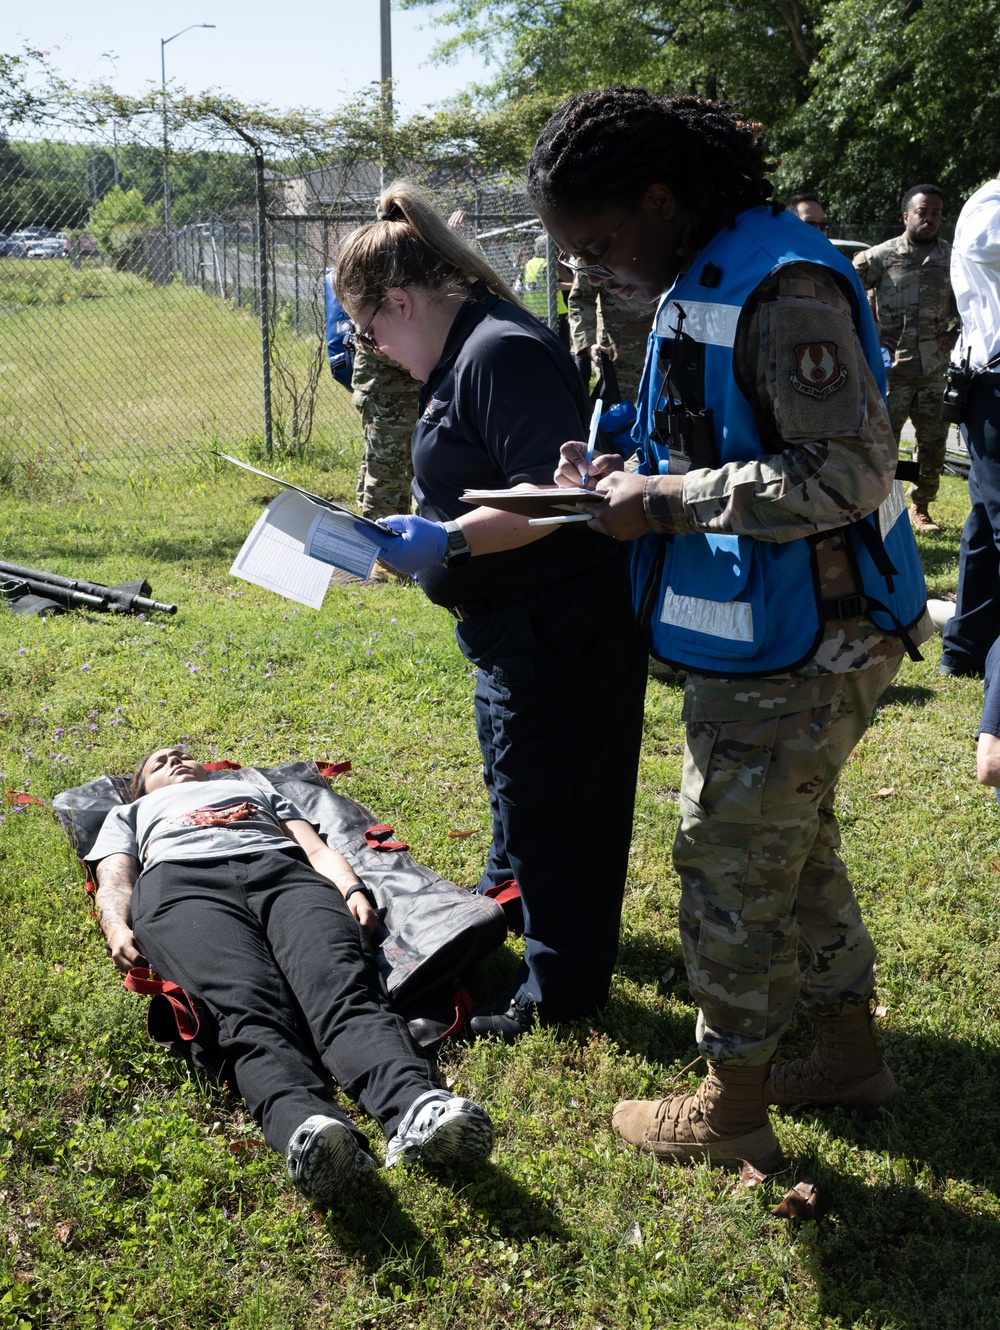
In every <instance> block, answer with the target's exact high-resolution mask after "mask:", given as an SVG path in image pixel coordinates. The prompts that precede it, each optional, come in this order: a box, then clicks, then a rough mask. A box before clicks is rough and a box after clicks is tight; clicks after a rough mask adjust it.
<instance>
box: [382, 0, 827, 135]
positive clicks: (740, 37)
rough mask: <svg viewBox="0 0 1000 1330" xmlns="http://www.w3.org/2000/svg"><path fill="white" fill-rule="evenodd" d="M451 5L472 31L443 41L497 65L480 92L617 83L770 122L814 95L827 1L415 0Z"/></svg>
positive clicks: (443, 19)
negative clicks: (818, 27)
mask: <svg viewBox="0 0 1000 1330" xmlns="http://www.w3.org/2000/svg"><path fill="white" fill-rule="evenodd" d="M404 3H408V4H409V6H410V7H414V6H417V5H422V4H430V5H432V6H435V7H440V6H445V8H444V11H443V12H442V13H441V14H440V16H439V18H438V19H437V20H436V21H437V22H439V23H457V24H459V26H460V31H459V33H458V35H457V36H455V37H452V38H451V39H449V40H448V41H446V42H443V43H441V45H440V46H439V47H438V57H439V58H441V59H447V58H448V56H449V55H452V54H454V53H455V52H456V51H457V50H458V49H459V48H460V47H463V46H465V47H471V48H472V49H474V50H476V51H478V52H479V54H480V55H482V56H483V58H484V60H485V62H486V63H487V65H488V66H493V67H495V68H496V69H497V71H498V72H497V74H496V76H495V78H494V79H493V81H492V82H491V83H489V84H486V85H483V86H482V87H481V88H479V89H478V92H479V93H480V94H481V95H482V96H483V97H485V98H486V99H487V100H488V101H490V102H493V103H496V102H498V101H500V102H513V101H516V100H517V99H519V98H520V97H523V96H525V95H526V94H528V93H534V94H537V93H539V92H545V93H550V94H555V95H561V96H565V95H566V94H568V93H574V92H581V91H583V90H584V89H586V88H592V87H599V86H606V85H608V84H612V83H637V84H642V85H644V86H646V87H649V88H653V89H654V90H656V91H663V92H693V93H698V94H700V95H701V96H704V97H711V98H723V99H726V100H729V101H733V102H736V103H738V104H739V105H740V106H741V107H743V108H744V109H746V110H748V111H751V112H752V113H753V114H754V115H756V116H759V117H761V118H763V119H765V120H766V121H768V122H769V123H774V122H775V121H776V120H777V119H779V118H782V117H784V116H785V115H787V114H788V113H789V111H790V110H791V109H793V108H794V107H795V106H797V105H799V104H801V103H802V102H803V101H804V100H805V98H806V96H807V88H808V75H809V69H810V66H811V64H812V61H813V59H814V58H815V54H816V42H815V35H814V33H815V21H816V18H817V17H818V15H819V14H820V13H821V12H822V7H823V0H721V2H720V3H715V2H713V0H541V3H536V2H535V0H508V3H506V4H503V5H499V6H498V5H496V4H495V3H494V2H493V0H404Z"/></svg>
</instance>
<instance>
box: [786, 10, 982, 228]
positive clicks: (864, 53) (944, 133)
mask: <svg viewBox="0 0 1000 1330" xmlns="http://www.w3.org/2000/svg"><path fill="white" fill-rule="evenodd" d="M818 35H819V39H820V42H821V46H822V49H821V53H820V55H819V56H818V58H817V59H816V61H815V62H814V64H813V66H812V70H811V75H810V95H809V99H808V101H807V102H806V103H805V104H804V105H803V106H802V107H801V108H800V109H799V110H798V111H797V112H796V113H795V114H794V115H792V116H791V117H790V118H789V119H788V121H787V122H785V123H784V124H783V125H781V126H779V127H778V130H777V133H776V134H775V135H774V139H773V141H774V142H775V143H776V146H777V147H778V149H779V150H782V149H783V150H784V152H783V161H782V165H781V169H780V176H779V178H780V179H781V181H782V182H783V183H784V184H787V185H788V186H789V188H791V187H792V186H793V182H794V187H796V188H798V187H800V185H801V184H808V185H811V186H812V187H815V188H818V189H819V191H820V192H821V193H822V194H823V195H824V197H826V198H829V199H831V200H833V201H834V202H835V205H836V208H837V210H838V212H839V213H840V215H841V216H842V217H845V218H851V217H854V218H859V219H861V218H863V219H866V220H871V221H878V222H885V223H893V224H896V223H898V221H899V198H900V194H901V192H902V191H903V190H904V189H905V188H906V187H907V186H909V185H913V184H919V183H921V182H923V181H934V182H936V183H937V184H939V185H940V186H941V188H942V189H943V190H944V191H945V195H946V198H947V201H948V204H949V210H950V212H951V215H952V216H953V217H954V216H955V215H956V214H957V212H958V209H959V207H960V205H961V203H962V202H963V201H964V199H965V198H966V197H967V196H968V195H969V194H971V193H972V192H973V191H974V190H975V189H977V188H978V187H979V186H980V185H981V184H982V183H983V182H984V181H985V180H987V179H989V178H990V177H991V176H994V175H996V174H997V171H998V169H1000V80H998V77H997V70H998V69H1000V0H963V3H962V4H960V5H955V4H953V3H952V2H951V0H882V2H881V3H878V4H873V3H871V0H831V2H829V3H827V5H826V7H825V12H824V17H823V22H822V24H821V27H820V30H819V34H818Z"/></svg>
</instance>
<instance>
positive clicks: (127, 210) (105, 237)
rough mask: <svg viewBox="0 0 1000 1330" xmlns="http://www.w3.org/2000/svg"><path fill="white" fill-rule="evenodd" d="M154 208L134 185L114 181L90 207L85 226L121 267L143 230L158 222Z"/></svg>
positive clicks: (105, 252)
mask: <svg viewBox="0 0 1000 1330" xmlns="http://www.w3.org/2000/svg"><path fill="white" fill-rule="evenodd" d="M158 220H159V219H158V215H157V210H156V209H155V208H153V207H151V206H150V205H149V204H147V203H145V202H144V201H143V197H142V194H141V193H140V192H139V190H137V189H122V188H121V186H120V185H113V186H112V188H111V189H109V190H108V192H107V193H106V194H105V195H104V197H103V198H102V199H101V201H100V203H97V204H95V205H94V207H93V208H92V209H91V213H90V217H89V219H88V222H87V227H88V230H89V231H90V234H91V235H92V236H93V237H94V240H95V241H96V242H97V247H98V249H99V250H100V251H101V253H102V254H104V255H106V256H107V257H108V258H109V259H110V260H111V262H112V263H113V264H114V266H115V267H116V268H124V267H125V266H126V264H127V263H128V260H129V258H130V257H131V256H132V254H134V252H135V250H136V248H137V247H138V245H139V244H140V242H141V241H142V239H143V237H144V236H145V235H146V233H147V232H148V231H149V230H150V229H151V228H152V227H154V226H155V225H156V224H157V221H158Z"/></svg>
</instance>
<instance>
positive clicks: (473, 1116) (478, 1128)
mask: <svg viewBox="0 0 1000 1330" xmlns="http://www.w3.org/2000/svg"><path fill="white" fill-rule="evenodd" d="M408 1135H409V1133H407V1132H401V1133H398V1134H397V1135H396V1136H394V1137H393V1139H392V1140H391V1141H390V1142H389V1149H388V1151H387V1153H386V1160H385V1166H386V1168H392V1167H393V1166H394V1165H395V1164H398V1163H399V1162H400V1161H403V1162H405V1163H415V1162H417V1161H419V1162H420V1163H421V1164H428V1165H430V1166H431V1167H432V1168H456V1169H468V1168H474V1167H475V1166H476V1165H477V1164H481V1163H483V1162H484V1161H485V1160H487V1159H488V1158H489V1156H490V1152H491V1151H492V1149H493V1124H492V1122H490V1120H489V1118H488V1117H487V1116H486V1114H485V1113H484V1112H483V1110H482V1109H481V1108H480V1107H479V1105H478V1104H473V1103H472V1102H471V1101H470V1100H468V1099H453V1100H452V1101H451V1102H450V1103H448V1104H446V1105H445V1107H444V1110H443V1111H442V1112H441V1114H440V1115H439V1117H438V1119H437V1121H436V1122H435V1123H434V1124H433V1126H432V1127H431V1128H430V1129H429V1130H428V1131H427V1132H426V1133H424V1134H423V1135H422V1137H418V1136H417V1134H416V1133H414V1134H413V1136H412V1137H411V1138H410V1139H407V1136H408ZM401 1137H402V1139H401Z"/></svg>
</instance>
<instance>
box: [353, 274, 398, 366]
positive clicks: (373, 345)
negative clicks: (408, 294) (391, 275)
mask: <svg viewBox="0 0 1000 1330" xmlns="http://www.w3.org/2000/svg"><path fill="white" fill-rule="evenodd" d="M409 285H410V278H409V277H404V278H403V280H402V281H401V282H394V283H393V284H392V286H390V287H387V288H386V292H385V295H384V296H383V297H382V299H381V300H380V301H379V302H378V304H377V305H376V306H375V308H374V309H373V310H372V312H371V314H369V316H368V318H367V320H366V322H365V326H364V327H363V328H359V327H358V326H357V324H356V323H354V322H353V320H352V322H351V331H350V332H349V333H348V334H347V336H346V337H345V339H344V340H345V341H346V342H347V344H348V346H359V345H360V346H363V347H365V348H366V349H367V350H369V351H375V352H378V351H379V350H380V349H381V348H380V347H379V344H378V338H377V337H374V336H373V335H372V334H371V333H370V332H369V331H368V329H369V328H370V327H371V326H372V324H373V323H374V322H375V317H376V315H377V314H378V312H379V310H380V309H381V308H382V306H383V305H384V304H385V302H386V300H387V299H388V297H389V292H390V291H399V290H401V289H402V288H403V287H404V286H409Z"/></svg>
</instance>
